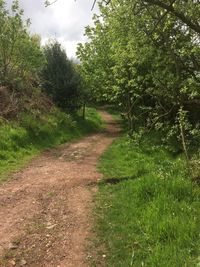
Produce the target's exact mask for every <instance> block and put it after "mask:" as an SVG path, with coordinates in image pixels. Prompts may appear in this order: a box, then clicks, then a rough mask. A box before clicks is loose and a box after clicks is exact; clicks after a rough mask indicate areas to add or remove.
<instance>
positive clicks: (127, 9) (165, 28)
mask: <svg viewBox="0 0 200 267" xmlns="http://www.w3.org/2000/svg"><path fill="white" fill-rule="evenodd" d="M147 2H148V3H147ZM151 2H152V4H150V1H137V0H134V1H130V0H124V1H119V0H112V2H111V4H110V5H107V6H104V5H100V12H101V15H100V17H95V20H94V22H95V23H94V27H89V28H87V30H86V35H87V37H88V39H89V41H88V42H87V43H86V44H85V45H80V46H79V50H78V56H79V57H80V59H81V64H82V69H83V71H84V72H85V77H86V79H87V80H88V86H89V87H90V89H91V91H92V92H96V94H93V95H96V96H98V98H99V95H100V96H104V95H105V96H106V97H107V99H108V100H111V101H112V100H114V101H115V103H116V104H117V105H120V106H121V107H123V110H124V113H125V115H126V116H127V119H128V121H129V127H130V132H132V131H133V126H134V125H136V123H138V122H139V123H140V124H142V123H143V125H144V126H145V127H147V128H148V129H149V130H150V129H160V130H163V132H164V134H163V136H171V135H172V134H173V136H175V137H176V139H180V138H179V137H180V131H179V129H180V127H179V126H178V124H177V122H178V118H179V117H180V114H179V113H180V112H179V111H180V110H183V111H184V112H186V113H187V114H188V119H189V122H188V123H189V124H190V125H191V127H189V128H190V130H186V131H184V133H185V134H186V135H187V137H188V138H191V136H193V133H194V131H193V130H191V129H197V128H198V127H199V122H200V120H199V118H198V117H197V113H198V112H199V111H200V101H199V100H200V93H199V90H198V88H199V85H200V78H199V77H200V65H199V63H198V62H199V59H200V47H199V36H198V34H197V32H196V31H194V29H192V28H191V27H189V26H188V25H186V23H185V22H184V21H182V20H181V19H180V18H179V17H178V16H176V15H175V14H174V13H173V12H168V11H167V10H166V11H165V10H163V7H161V6H160V5H155V3H154V4H153V1H151ZM154 2H162V1H154ZM165 3H166V4H167V5H168V4H169V5H170V3H171V4H172V1H166V2H165ZM183 4H186V6H187V9H186V8H185V7H184V6H183ZM181 7H182V9H181ZM173 8H174V9H175V10H176V11H178V10H179V12H184V14H185V15H187V17H190V19H192V21H193V22H194V23H196V22H195V21H197V18H198V14H199V6H197V4H196V1H187V3H185V1H173ZM91 69H92V71H90V70H91ZM96 81H98V83H97V82H96ZM95 85H96V87H95ZM194 103H196V104H194ZM189 128H188V129H189ZM182 132H183V131H182ZM165 140H166V138H165ZM182 143H183V142H182ZM184 143H185V142H184ZM180 144H181V142H180Z"/></svg>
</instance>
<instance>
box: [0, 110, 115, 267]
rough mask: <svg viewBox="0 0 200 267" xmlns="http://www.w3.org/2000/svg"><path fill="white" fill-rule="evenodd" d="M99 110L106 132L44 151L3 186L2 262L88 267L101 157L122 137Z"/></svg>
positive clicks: (7, 264) (33, 266)
mask: <svg viewBox="0 0 200 267" xmlns="http://www.w3.org/2000/svg"><path fill="white" fill-rule="evenodd" d="M100 114H101V116H102V117H103V119H104V121H105V123H106V130H105V131H103V132H101V133H97V134H93V135H90V136H88V137H85V138H83V139H81V140H80V141H77V142H74V143H72V144H65V145H61V146H59V147H58V148H55V149H51V150H48V151H46V152H44V153H43V154H42V155H41V156H39V157H38V158H36V159H34V160H32V161H31V163H30V164H29V166H28V167H26V168H25V169H24V170H22V171H20V172H18V173H16V174H15V175H14V177H13V179H12V180H10V181H9V182H7V183H5V184H3V185H2V186H0V266H2V267H4V266H5V267H10V266H16V267H18V266H29V267H74V266H76V267H86V266H88V263H87V257H89V256H90V255H87V253H86V250H85V246H86V243H87V238H88V237H89V232H90V226H91V217H90V215H91V205H92V197H93V194H94V192H95V191H96V187H95V186H94V184H95V182H97V181H98V180H99V179H101V174H100V173H98V172H97V168H96V167H97V161H98V158H99V157H100V155H101V154H102V153H103V152H104V150H105V149H106V148H107V147H108V146H109V145H110V144H111V143H112V141H113V139H114V138H115V137H116V136H118V135H119V127H118V125H117V123H116V122H115V121H114V120H113V118H112V117H111V115H109V114H108V113H106V112H105V111H100ZM92 184H93V186H91V185H92Z"/></svg>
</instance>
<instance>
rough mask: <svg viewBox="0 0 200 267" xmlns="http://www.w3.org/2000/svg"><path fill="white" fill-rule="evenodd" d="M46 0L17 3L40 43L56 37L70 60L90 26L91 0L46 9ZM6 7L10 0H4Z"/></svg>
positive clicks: (68, 0)
mask: <svg viewBox="0 0 200 267" xmlns="http://www.w3.org/2000/svg"><path fill="white" fill-rule="evenodd" d="M44 1H45V0H19V3H20V7H21V8H22V9H24V15H25V18H30V19H31V27H30V31H31V32H32V33H38V34H40V35H41V37H42V44H44V43H45V42H46V41H47V40H48V39H49V38H56V39H57V40H58V41H59V42H60V43H61V44H62V45H63V47H64V48H65V49H66V52H67V55H68V57H69V58H71V57H76V56H75V54H76V46H77V43H79V42H84V41H85V37H84V28H85V27H86V26H87V25H91V24H92V16H93V14H94V13H96V12H97V6H96V7H95V9H94V10H93V11H91V7H92V4H93V0H76V1H75V0H58V1H57V2H56V3H54V4H53V5H51V6H49V7H45V6H44ZM6 3H7V4H8V6H10V4H11V3H12V0H6Z"/></svg>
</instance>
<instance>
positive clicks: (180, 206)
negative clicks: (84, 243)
mask: <svg viewBox="0 0 200 267" xmlns="http://www.w3.org/2000/svg"><path fill="white" fill-rule="evenodd" d="M99 169H100V171H101V172H102V173H103V175H104V178H105V179H104V180H103V181H102V182H101V183H100V185H99V193H98V195H97V201H96V208H95V213H96V231H97V240H96V242H97V243H96V246H97V247H96V249H97V251H98V257H97V259H96V263H95V264H94V265H95V266H96V265H97V266H98V264H100V262H101V260H102V255H104V254H105V255H106V264H105V265H106V266H113V267H128V266H134V267H139V266H146V267H196V266H199V265H198V263H199V262H200V188H199V187H198V186H197V185H195V184H194V183H192V182H191V181H190V180H189V179H187V178H186V173H185V163H184V160H183V159H182V158H181V157H176V158H174V157H172V156H171V155H170V154H169V153H168V152H167V151H165V149H164V148H161V147H160V146H158V145H154V141H153V139H152V138H151V137H148V138H145V140H143V141H142V142H140V144H139V145H138V144H137V143H136V142H130V140H129V139H128V138H126V137H122V138H119V139H118V140H116V141H115V142H114V143H113V144H112V145H111V147H110V148H109V149H108V150H107V151H106V152H105V154H104V155H103V156H102V158H101V160H100V166H99ZM110 179H114V180H113V181H114V182H115V183H113V184H112V183H111V181H110Z"/></svg>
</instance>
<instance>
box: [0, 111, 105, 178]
mask: <svg viewBox="0 0 200 267" xmlns="http://www.w3.org/2000/svg"><path fill="white" fill-rule="evenodd" d="M100 128H101V118H100V116H99V115H98V113H97V111H96V110H95V109H93V108H87V111H86V120H83V119H82V118H81V117H80V116H74V117H71V116H70V115H67V114H65V113H63V112H61V111H59V110H58V109H55V110H53V111H51V112H50V113H48V114H43V115H40V116H39V117H38V118H33V116H31V115H30V114H29V115H24V116H22V119H21V120H20V122H18V123H16V122H13V123H12V124H11V123H2V124H1V125H0V137H1V138H0V182H2V181H5V180H7V179H8V178H9V174H10V173H12V172H13V171H15V170H18V169H19V168H21V167H22V166H24V165H25V164H26V163H27V162H28V161H29V160H30V159H31V158H33V157H34V156H35V155H37V154H39V153H40V152H41V151H43V150H44V149H46V148H51V147H54V146H56V145H59V144H62V143H65V142H69V141H72V140H74V139H77V138H80V137H82V136H84V135H86V134H89V133H91V132H94V131H97V130H99V129H100Z"/></svg>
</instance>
